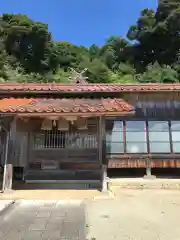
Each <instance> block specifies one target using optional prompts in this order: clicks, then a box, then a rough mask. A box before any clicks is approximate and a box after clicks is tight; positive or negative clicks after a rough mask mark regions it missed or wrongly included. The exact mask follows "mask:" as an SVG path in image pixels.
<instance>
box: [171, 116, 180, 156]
mask: <svg viewBox="0 0 180 240" xmlns="http://www.w3.org/2000/svg"><path fill="white" fill-rule="evenodd" d="M172 122H179V124H180V120H171V121H170V134H171V150H172V153H174V154H180V151H179V152H177V151H174V143H180V141H173V136H172V134H173V132H179V133H180V129H179V130H173V129H172Z"/></svg>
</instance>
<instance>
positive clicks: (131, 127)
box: [126, 121, 147, 153]
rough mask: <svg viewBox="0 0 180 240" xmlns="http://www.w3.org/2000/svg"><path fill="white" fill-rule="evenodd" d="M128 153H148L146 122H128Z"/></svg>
mask: <svg viewBox="0 0 180 240" xmlns="http://www.w3.org/2000/svg"><path fill="white" fill-rule="evenodd" d="M126 151H127V153H147V134H146V124H145V121H126Z"/></svg>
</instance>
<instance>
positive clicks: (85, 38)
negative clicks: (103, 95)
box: [0, 0, 157, 46]
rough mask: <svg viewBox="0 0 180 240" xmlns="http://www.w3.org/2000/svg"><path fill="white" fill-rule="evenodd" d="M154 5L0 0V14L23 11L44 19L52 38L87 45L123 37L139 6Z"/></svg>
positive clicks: (127, 0) (153, 1) (128, 0)
mask: <svg viewBox="0 0 180 240" xmlns="http://www.w3.org/2000/svg"><path fill="white" fill-rule="evenodd" d="M156 6H157V0H51V1H50V0H29V1H25V0H1V4H0V14H2V13H22V14H26V15H28V16H29V17H30V18H32V19H33V20H36V21H42V22H44V23H47V24H48V25H49V31H50V32H52V36H53V38H54V39H55V40H60V41H61V40H66V41H69V42H72V43H74V44H78V45H85V46H89V45H91V44H92V43H96V44H98V45H102V44H103V43H104V42H105V40H106V39H107V38H108V37H109V36H112V35H121V36H124V37H125V36H126V32H127V29H128V27H129V26H130V25H131V24H134V23H135V22H136V20H137V18H138V16H139V13H140V10H142V9H143V8H156Z"/></svg>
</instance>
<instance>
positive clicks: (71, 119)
mask: <svg viewBox="0 0 180 240" xmlns="http://www.w3.org/2000/svg"><path fill="white" fill-rule="evenodd" d="M63 118H64V119H66V120H67V121H69V122H71V124H73V123H74V122H75V121H76V120H77V116H65V117H63Z"/></svg>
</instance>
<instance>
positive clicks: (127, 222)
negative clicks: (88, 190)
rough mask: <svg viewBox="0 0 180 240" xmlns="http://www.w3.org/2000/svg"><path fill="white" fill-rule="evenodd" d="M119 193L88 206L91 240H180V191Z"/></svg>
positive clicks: (118, 191)
mask: <svg viewBox="0 0 180 240" xmlns="http://www.w3.org/2000/svg"><path fill="white" fill-rule="evenodd" d="M115 194H116V197H115V199H113V200H112V199H111V200H98V201H91V202H90V201H89V202H88V203H87V206H86V209H87V217H86V218H87V221H86V224H87V230H88V239H93V238H95V239H96V240H115V239H117V240H129V239H130V240H179V239H180V224H179V217H180V191H178V190H176V191H174V190H137V189H135V190H123V189H118V188H117V189H116V190H115Z"/></svg>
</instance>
